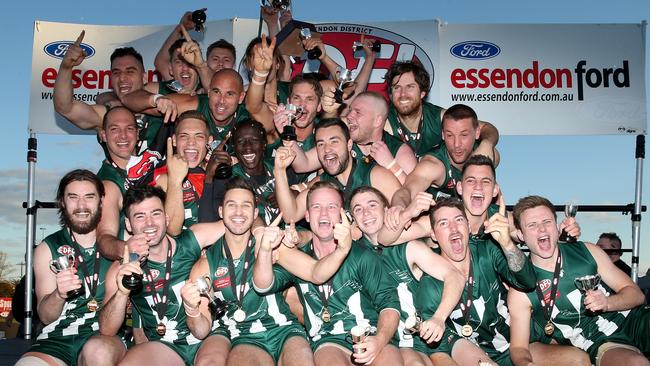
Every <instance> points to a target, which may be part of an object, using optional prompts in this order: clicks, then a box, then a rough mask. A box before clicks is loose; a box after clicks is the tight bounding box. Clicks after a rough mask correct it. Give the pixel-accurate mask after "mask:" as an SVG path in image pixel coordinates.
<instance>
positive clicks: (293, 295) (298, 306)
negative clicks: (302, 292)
mask: <svg viewBox="0 0 650 366" xmlns="http://www.w3.org/2000/svg"><path fill="white" fill-rule="evenodd" d="M284 301H286V303H287V305H289V309H290V310H291V312H292V313H293V315H295V316H296V318H298V321H299V322H300V324H302V325H305V319H304V315H303V308H302V303H301V302H300V298H299V297H298V292H297V291H296V288H295V287H289V288H288V289H287V290H286V291H285V292H284Z"/></svg>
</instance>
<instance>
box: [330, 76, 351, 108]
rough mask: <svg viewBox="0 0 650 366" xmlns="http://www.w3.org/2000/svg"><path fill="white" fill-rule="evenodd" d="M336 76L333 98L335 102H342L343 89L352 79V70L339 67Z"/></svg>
mask: <svg viewBox="0 0 650 366" xmlns="http://www.w3.org/2000/svg"><path fill="white" fill-rule="evenodd" d="M337 76H338V86H337V87H336V90H335V91H334V99H336V102H337V103H339V104H343V89H345V88H346V87H348V85H350V83H352V82H353V81H354V79H353V78H352V71H350V70H348V69H346V68H340V69H339V70H338V72H337Z"/></svg>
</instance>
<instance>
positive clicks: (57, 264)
mask: <svg viewBox="0 0 650 366" xmlns="http://www.w3.org/2000/svg"><path fill="white" fill-rule="evenodd" d="M74 265H75V257H74V254H72V253H70V254H68V255H62V256H60V257H57V258H56V259H52V260H51V261H50V269H51V270H52V272H54V273H57V274H58V273H60V272H63V271H65V270H66V269H68V268H74ZM85 292H86V290H85V289H84V286H83V285H82V286H81V287H79V288H77V289H74V290H70V291H68V293H67V296H68V299H72V298H75V297H77V296H80V295H83V294H84V293H85Z"/></svg>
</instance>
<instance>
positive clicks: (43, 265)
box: [34, 242, 82, 324]
mask: <svg viewBox="0 0 650 366" xmlns="http://www.w3.org/2000/svg"><path fill="white" fill-rule="evenodd" d="M51 259H52V253H51V252H50V248H49V247H48V246H47V244H46V243H45V242H41V243H40V244H39V245H38V247H36V250H35V251H34V276H35V279H36V281H35V289H36V300H37V301H38V305H37V311H38V316H39V318H40V319H41V321H42V322H43V324H50V323H52V322H53V321H55V320H57V319H58V318H59V316H60V315H61V312H63V306H64V305H65V302H66V297H67V292H68V291H70V290H74V289H78V288H79V287H81V286H82V283H81V280H80V279H79V277H78V276H77V270H76V269H75V268H74V267H72V268H68V269H66V270H63V271H61V272H59V273H58V274H54V273H53V272H52V271H51V270H50V260H51Z"/></svg>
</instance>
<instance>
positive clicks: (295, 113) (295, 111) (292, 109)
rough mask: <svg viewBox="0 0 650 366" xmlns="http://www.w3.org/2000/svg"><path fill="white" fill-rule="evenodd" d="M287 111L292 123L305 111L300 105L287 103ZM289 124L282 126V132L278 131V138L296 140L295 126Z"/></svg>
mask: <svg viewBox="0 0 650 366" xmlns="http://www.w3.org/2000/svg"><path fill="white" fill-rule="evenodd" d="M287 112H288V114H287V116H288V117H289V123H290V124H291V123H294V122H295V121H296V120H297V119H298V118H300V117H301V116H302V115H303V114H304V113H305V111H304V109H303V108H302V107H301V106H297V105H293V104H287ZM290 124H288V125H286V126H284V128H282V132H281V133H280V138H281V139H282V140H284V141H296V140H297V139H298V135H296V128H295V127H293V126H291V125H290Z"/></svg>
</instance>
